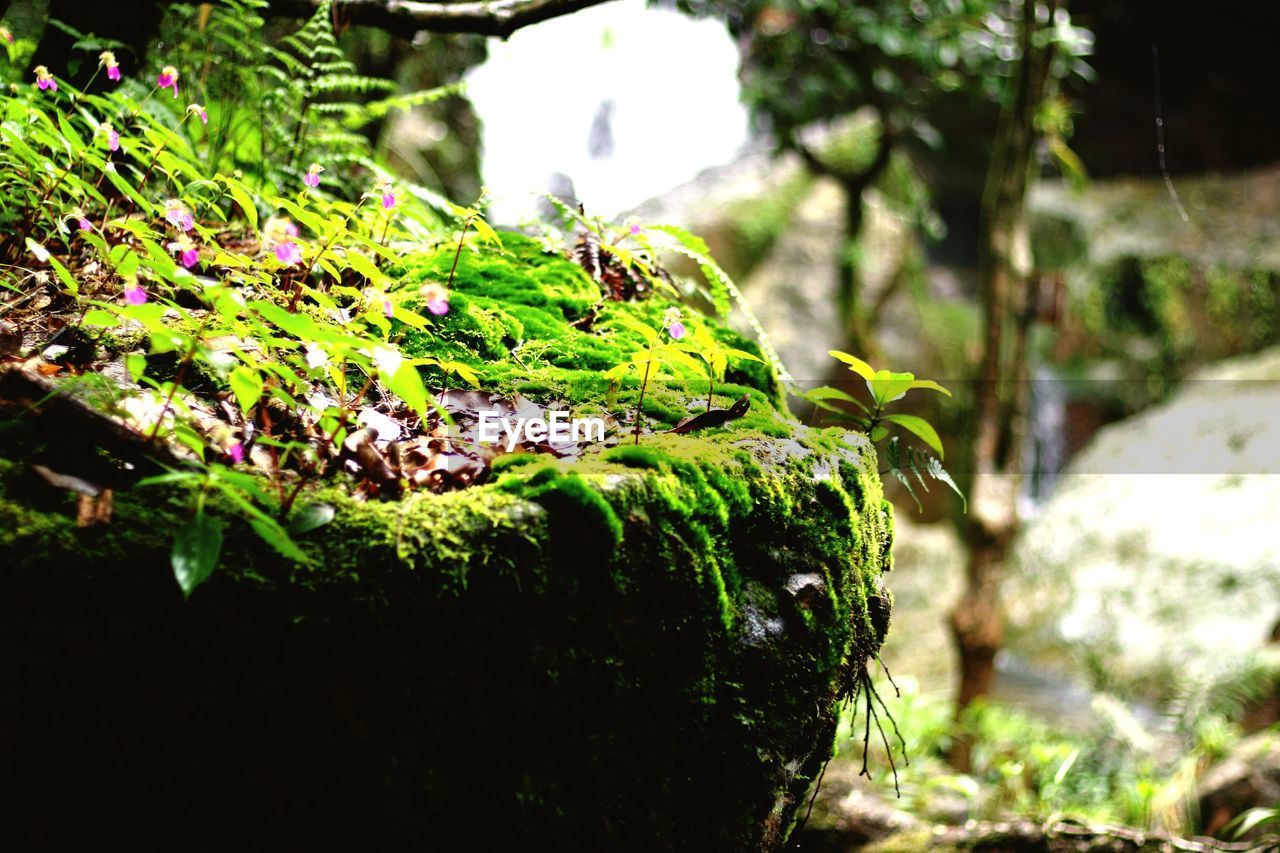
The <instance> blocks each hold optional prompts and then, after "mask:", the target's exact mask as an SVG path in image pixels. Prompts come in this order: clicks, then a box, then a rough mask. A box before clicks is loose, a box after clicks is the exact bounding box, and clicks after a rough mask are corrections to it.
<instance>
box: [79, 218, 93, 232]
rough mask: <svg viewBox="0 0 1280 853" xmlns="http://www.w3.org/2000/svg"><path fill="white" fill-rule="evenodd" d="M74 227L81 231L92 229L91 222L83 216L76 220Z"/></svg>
mask: <svg viewBox="0 0 1280 853" xmlns="http://www.w3.org/2000/svg"><path fill="white" fill-rule="evenodd" d="M76 227H77V228H79V229H80V230H81V231H92V230H93V223H92V222H90V221H89V220H87V219H85V218H84V217H83V216H81V217H80V218H79V219H77V220H76Z"/></svg>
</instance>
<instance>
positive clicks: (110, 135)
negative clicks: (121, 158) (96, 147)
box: [107, 130, 120, 151]
mask: <svg viewBox="0 0 1280 853" xmlns="http://www.w3.org/2000/svg"><path fill="white" fill-rule="evenodd" d="M107 148H109V149H110V150H112V151H119V150H120V134H119V133H117V132H116V131H115V130H108V131H107Z"/></svg>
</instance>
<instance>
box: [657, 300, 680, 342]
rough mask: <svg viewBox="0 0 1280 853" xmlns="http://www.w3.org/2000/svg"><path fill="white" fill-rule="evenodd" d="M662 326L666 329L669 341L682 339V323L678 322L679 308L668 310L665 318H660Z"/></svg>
mask: <svg viewBox="0 0 1280 853" xmlns="http://www.w3.org/2000/svg"><path fill="white" fill-rule="evenodd" d="M662 325H663V326H665V327H666V329H667V334H668V335H670V336H671V340H673V341H678V340H680V339H681V338H683V337H684V323H681V322H680V309H679V308H668V309H667V314H666V316H665V317H663V318H662Z"/></svg>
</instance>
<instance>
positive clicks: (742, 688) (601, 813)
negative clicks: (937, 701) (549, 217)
mask: <svg viewBox="0 0 1280 853" xmlns="http://www.w3.org/2000/svg"><path fill="white" fill-rule="evenodd" d="M513 245H514V244H513ZM504 262H505V261H504ZM486 263H490V262H489V261H486ZM496 263H498V262H497V261H492V264H496ZM509 263H511V264H512V265H513V269H514V270H516V271H518V270H520V269H523V268H524V266H523V265H531V266H530V268H533V267H536V266H537V264H538V263H540V262H539V261H537V260H536V259H532V260H531V259H530V258H528V257H526V258H516V257H515V255H514V253H513V256H512V260H510V261H509ZM547 263H551V262H550V261H547ZM485 269H486V270H488V272H487V273H486V276H485V277H480V276H476V277H473V278H470V279H467V278H462V279H461V280H460V282H459V285H458V288H457V290H458V296H459V297H460V298H458V299H457V300H456V301H457V303H458V305H460V306H464V307H463V308H459V311H460V312H461V311H463V310H464V308H465V306H466V305H467V304H468V302H467V300H468V298H469V299H470V300H471V303H470V304H480V301H481V300H484V299H485V298H487V297H485V296H484V288H485V287H486V286H487V285H486V282H492V281H497V280H498V278H499V277H498V273H499V272H500V271H498V270H496V269H495V268H494V267H492V265H491V266H489V267H486V268H485ZM507 272H508V273H511V274H512V275H514V273H513V272H512V270H507ZM574 274H576V273H574ZM558 275H560V276H561V278H560V280H559V281H560V286H562V287H565V288H567V287H570V286H571V285H572V286H573V287H578V284H576V283H574V282H572V281H570V280H569V276H570V272H569V271H566V270H563V269H561V270H560V271H559V273H558ZM508 279H510V276H508ZM511 284H512V280H507V279H503V285H504V286H506V285H511ZM537 287H539V282H538V279H537V276H536V275H532V274H531V275H530V277H529V279H528V288H530V289H536V288H537ZM525 297H526V298H530V299H531V298H532V296H531V294H530V292H526V293H525ZM485 304H487V303H485ZM494 304H495V306H497V305H498V304H499V303H497V302H495V303H494ZM624 307H625V306H624ZM624 307H620V308H617V309H614V310H624ZM486 310H489V309H486ZM493 310H497V308H496V307H495V308H494V309H493ZM557 310H558V309H557ZM625 310H632V309H631V308H629V307H625ZM635 310H641V309H640V308H639V307H637V308H636V309H635ZM644 310H649V311H652V310H660V308H654V307H653V306H648V307H647V308H645V309H644ZM477 316H479V315H477ZM493 316H494V315H493V314H492V313H486V314H484V315H483V317H482V318H481V319H489V320H490V321H491V320H492V317H493ZM523 316H524V317H525V318H526V322H531V319H532V318H533V315H532V313H530V312H525V314H524V315H523ZM539 319H541V318H539ZM466 320H467V318H466V316H460V317H459V318H457V319H456V320H455V322H456V323H459V324H461V323H463V322H464V321H466ZM477 322H478V321H477ZM457 340H458V341H464V340H466V339H464V338H463V336H462V335H461V334H459V335H458V336H457ZM497 340H498V338H497V336H496V335H495V337H494V341H497ZM486 345H488V344H486ZM583 345H584V346H585V343H584V344H583ZM458 346H459V347H461V346H462V344H458ZM494 346H495V352H496V346H497V344H496V343H495V344H494ZM458 352H459V354H460V355H462V356H465V352H463V351H462V350H461V349H459V350H458ZM477 363H481V362H477ZM559 370H560V368H557V367H555V366H554V365H552V366H549V367H546V368H545V369H544V370H543V371H542V373H540V375H539V379H540V380H541V381H543V382H545V383H547V384H548V385H549V386H552V387H555V388H556V389H557V391H562V390H563V389H564V388H565V387H567V386H566V385H559V384H557V383H559V382H561V381H562V380H563V378H564V377H563V376H562V375H561V373H558V372H557V371H559ZM570 370H571V368H567V367H566V368H564V373H565V374H568V373H569V372H570ZM583 382H585V380H583ZM579 387H580V389H585V390H580V393H582V394H583V395H584V396H583V399H586V398H588V397H590V396H591V394H593V393H594V391H593V390H592V389H594V387H595V386H590V385H589V384H582V385H580V386H579ZM530 393H534V392H532V391H530ZM653 393H654V395H655V396H654V399H655V400H656V403H657V404H658V405H663V406H666V407H670V408H671V409H672V410H671V412H670V413H669V414H667V415H664V416H667V417H670V418H676V417H678V416H680V415H682V414H684V411H683V410H681V411H677V410H676V409H677V407H678V406H679V405H680V404H679V393H680V392H679V391H678V390H677V389H670V388H668V389H662V390H661V391H658V390H654V391H653ZM726 393H727V392H726ZM734 393H748V394H750V395H751V400H752V405H751V412H750V414H749V415H748V416H747V417H746V418H744V419H742V420H741V421H735V422H734V423H733V424H731V425H730V426H728V427H726V428H717V429H711V430H707V431H705V432H699V433H696V434H692V435H687V436H686V435H671V434H663V435H652V436H646V437H645V438H644V439H643V443H642V444H641V445H640V446H639V447H634V446H630V445H628V446H621V447H616V448H613V449H610V450H606V451H604V452H602V453H591V454H589V455H588V456H587V457H586V458H584V459H582V460H580V461H578V462H574V463H559V462H555V461H548V460H546V459H545V458H543V457H538V456H514V457H507V458H506V459H505V460H503V461H502V462H501V463H500V464H497V465H496V466H495V472H494V479H493V480H492V481H491V482H489V483H488V484H486V485H482V486H476V487H472V488H469V489H466V490H463V491H458V492H451V493H447V494H442V495H415V496H411V497H409V498H407V499H405V500H403V501H394V502H377V501H369V502H363V503H359V502H356V501H354V500H352V499H351V498H350V497H349V496H348V494H347V492H346V490H345V489H344V488H343V487H342V486H341V485H340V484H338V485H326V486H323V487H321V488H320V489H318V491H317V492H316V493H314V494H312V495H311V496H310V497H309V501H310V502H324V503H329V504H331V505H332V506H333V507H334V509H335V511H336V512H335V517H334V519H333V521H331V522H330V523H328V524H326V525H324V526H322V527H320V528H318V529H315V530H313V531H311V532H309V533H307V534H305V535H302V536H300V537H298V541H299V544H300V545H301V546H302V547H303V548H304V550H306V552H307V553H308V554H309V555H310V557H311V558H312V560H313V563H312V565H310V566H303V565H299V564H293V563H290V562H288V561H286V560H284V559H282V558H280V557H278V556H277V555H275V554H274V553H272V552H270V551H269V550H268V549H266V548H264V546H263V544H262V542H261V541H260V540H258V539H257V538H256V537H255V536H254V534H253V533H252V532H251V531H250V530H249V529H248V528H247V526H245V525H243V524H241V523H240V522H238V521H236V520H234V519H233V518H232V516H233V512H232V511H231V508H230V507H228V506H226V505H223V504H221V503H220V502H219V501H218V500H217V499H216V498H211V502H210V507H209V510H210V512H213V513H215V514H220V515H222V516H223V517H225V518H227V519H228V527H227V539H226V543H225V545H224V552H223V557H222V560H221V564H220V567H219V569H218V571H217V572H216V573H215V574H214V575H213V577H212V578H211V579H210V580H209V581H208V582H207V583H206V584H205V585H203V586H201V587H200V588H199V589H198V590H196V592H195V594H194V595H193V596H192V598H191V599H190V600H189V601H188V602H186V603H184V602H183V601H182V596H181V594H180V592H179V590H178V588H177V586H176V585H175V584H174V582H173V578H172V570H171V568H170V566H169V551H170V546H171V536H172V531H173V530H174V529H175V528H176V527H177V526H178V525H179V524H180V523H182V521H183V520H184V519H185V518H186V517H187V514H188V512H189V507H190V505H191V495H190V494H189V493H187V492H184V491H183V490H182V489H180V488H177V487H165V486H157V487H149V488H147V489H136V488H135V489H128V490H123V491H118V492H117V494H116V498H115V505H114V517H113V519H112V521H111V522H110V523H109V524H105V525H95V526H92V527H83V528H82V527H77V526H76V516H75V497H74V495H73V494H71V493H67V492H63V491H59V490H57V489H56V488H53V487H52V486H50V485H49V484H48V482H47V481H46V480H44V479H42V478H40V477H39V476H37V475H35V474H33V473H32V471H31V470H30V468H29V463H36V464H41V465H46V466H50V467H53V468H55V469H56V467H57V462H58V460H59V459H60V458H61V456H62V455H63V454H62V453H61V452H60V450H59V448H57V447H50V446H47V445H46V444H45V443H44V442H46V441H47V440H48V436H47V434H45V433H44V432H43V431H42V430H41V429H40V428H39V427H38V426H35V425H33V424H32V422H31V421H30V420H21V421H16V420H11V421H3V420H0V567H3V568H0V648H3V649H4V652H3V658H2V659H3V665H4V670H3V671H4V673H5V681H6V684H5V690H4V695H3V699H0V731H2V732H3V735H2V736H0V737H2V739H0V755H2V756H3V759H4V763H5V767H6V772H7V773H9V774H12V775H13V776H14V778H20V779H22V780H23V785H22V790H21V791H20V793H19V794H18V797H17V799H16V800H15V801H13V802H12V803H11V806H12V810H11V812H10V813H11V815H13V816H14V819H12V820H10V821H9V826H8V830H9V831H10V832H15V831H16V833H17V835H18V837H19V838H21V839H22V840H24V841H25V842H26V845H25V846H31V845H34V844H37V843H41V844H47V843H49V842H54V843H56V842H59V841H62V842H69V841H72V840H76V839H77V838H80V837H83V836H84V835H85V834H86V832H90V833H93V834H95V835H97V834H99V833H109V834H111V835H112V836H113V837H118V838H127V839H129V840H130V841H131V842H133V843H135V844H139V845H140V846H144V847H156V846H161V845H164V846H175V847H176V846H177V845H183V846H184V847H197V848H199V847H204V846H208V847H211V848H213V847H218V848H221V849H226V846H227V845H230V844H233V843H238V842H239V841H242V840H243V839H244V838H249V837H252V838H254V839H261V840H262V841H264V842H266V843H269V844H273V845H276V846H279V847H281V848H291V847H304V848H305V847H317V846H322V845H323V846H333V845H335V844H336V845H338V846H345V847H352V848H357V847H358V848H362V849H397V850H398V849H477V848H492V847H495V846H496V847H499V848H503V847H505V848H509V849H516V848H519V849H544V848H545V847H547V846H548V845H550V846H553V847H555V848H556V849H611V850H617V849H635V850H656V849H690V850H748V849H771V848H775V847H777V846H779V845H780V844H781V842H782V840H783V839H784V838H785V835H786V833H787V832H788V831H789V829H790V826H791V825H792V822H793V820H794V818H795V814H796V809H797V806H798V805H799V804H800V803H801V802H803V800H804V795H805V793H806V791H807V790H808V788H809V785H810V783H811V781H812V779H813V778H815V777H816V775H817V772H818V770H819V768H820V766H821V764H822V762H823V761H824V760H825V759H826V758H827V757H828V756H829V755H830V751H831V745H832V741H833V738H834V733H835V721H836V716H835V715H836V710H837V706H838V700H839V698H840V694H841V691H842V690H843V689H844V688H845V687H846V686H847V685H848V684H849V683H850V682H849V679H850V678H851V676H852V673H853V672H855V671H856V670H857V668H858V667H859V666H861V665H862V664H863V663H864V661H865V660H866V657H867V655H868V654H870V653H872V652H873V651H875V650H876V649H878V648H879V646H880V643H881V642H882V640H883V633H884V630H885V627H886V625H887V619H886V618H884V617H885V614H883V613H881V612H880V611H881V610H883V608H884V607H885V606H886V605H887V599H885V600H883V601H880V600H879V599H877V600H878V601H879V604H878V605H877V608H878V609H877V612H876V618H875V619H873V618H872V614H871V613H869V611H868V600H870V599H873V597H875V596H877V594H878V591H879V590H880V585H879V584H880V578H881V575H882V573H883V572H884V571H886V570H887V569H888V566H889V549H890V545H891V539H892V533H891V529H892V528H891V524H892V517H891V512H890V510H889V508H888V507H887V505H886V504H885V503H884V501H883V499H882V496H881V491H880V483H879V480H878V477H877V476H876V473H875V469H876V465H875V456H874V452H873V451H872V450H871V448H870V446H869V445H868V444H867V443H866V441H865V440H864V439H861V438H860V437H846V436H843V435H842V434H840V433H838V432H834V431H831V430H809V429H806V428H804V427H801V426H799V425H798V424H796V423H794V421H791V420H790V419H789V418H787V416H786V415H785V414H784V413H781V412H779V411H776V410H775V409H774V408H773V407H772V405H771V402H770V399H771V398H770V397H769V396H767V395H766V394H765V393H763V392H762V391H761V390H760V389H759V388H754V387H751V386H739V387H737V388H735V390H734ZM575 402H576V401H575ZM664 412H665V409H664ZM69 804H74V808H75V810H76V813H77V818H76V820H75V821H68V820H67V819H66V809H67V808H68V807H69ZM193 827H194V828H197V829H196V830H193ZM262 827H266V829H265V830H264V829H262ZM193 833H194V834H193Z"/></svg>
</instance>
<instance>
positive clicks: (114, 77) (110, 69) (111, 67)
mask: <svg viewBox="0 0 1280 853" xmlns="http://www.w3.org/2000/svg"><path fill="white" fill-rule="evenodd" d="M98 64H99V65H101V66H102V67H103V68H106V69H107V79H108V80H110V81H112V82H113V83H118V82H120V63H118V62H116V55H115V54H114V53H112V52H111V51H109V50H104V51H103V52H102V53H100V54H98Z"/></svg>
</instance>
